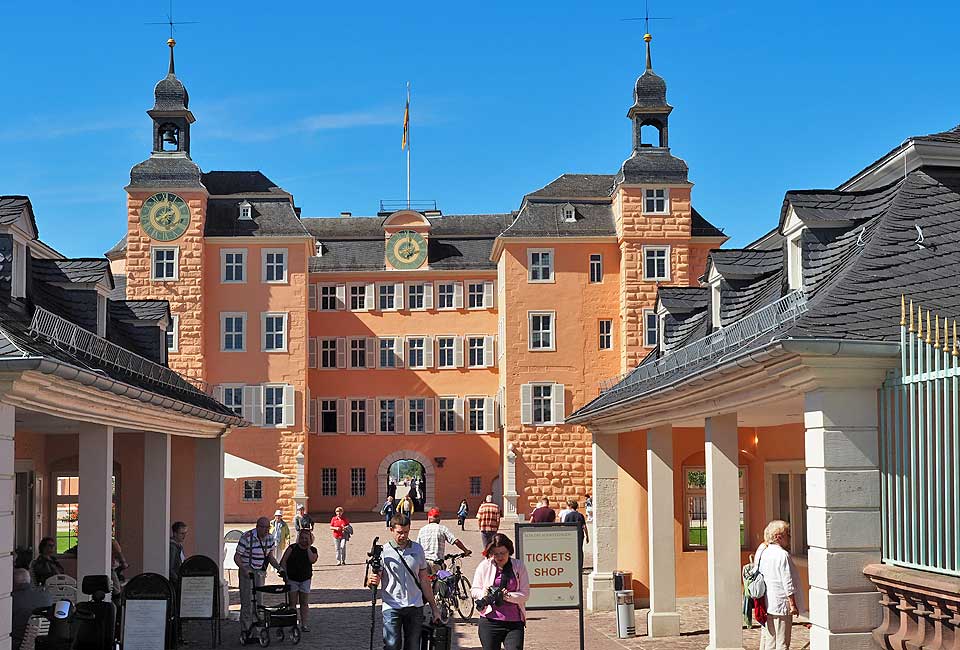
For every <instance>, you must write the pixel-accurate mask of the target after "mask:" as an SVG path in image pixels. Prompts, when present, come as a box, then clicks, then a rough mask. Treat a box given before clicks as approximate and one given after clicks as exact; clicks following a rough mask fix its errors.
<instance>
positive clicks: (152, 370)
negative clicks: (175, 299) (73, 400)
mask: <svg viewBox="0 0 960 650" xmlns="http://www.w3.org/2000/svg"><path fill="white" fill-rule="evenodd" d="M30 334H31V335H32V336H35V337H38V338H42V339H44V340H46V341H47V342H48V343H51V344H53V345H55V346H57V347H59V348H62V349H64V350H67V351H69V352H70V353H72V354H75V355H78V356H81V357H87V358H89V359H92V360H96V361H97V362H99V363H101V364H104V365H107V366H110V367H112V368H115V369H117V370H120V371H122V372H127V373H130V374H133V375H136V376H138V377H140V378H142V379H146V380H148V381H151V382H155V383H158V384H161V385H163V386H166V387H168V388H172V389H174V390H179V391H185V392H191V393H207V390H206V382H202V381H198V380H193V379H188V378H187V377H184V376H183V375H180V374H178V373H177V372H174V371H173V370H171V369H170V368H167V367H166V366H161V365H160V364H159V363H156V362H154V361H151V360H150V359H147V358H146V357H142V356H140V355H139V354H136V353H134V352H130V351H129V350H127V349H125V348H122V347H120V346H119V345H116V344H115V343H111V342H110V341H107V340H106V339H104V338H101V337H99V336H97V335H96V334H94V333H93V332H91V331H89V330H87V329H84V328H82V327H80V326H79V325H76V324H75V323H71V322H70V321H68V320H66V319H65V318H62V317H60V316H57V315H56V314H54V313H52V312H50V311H47V310H46V309H44V308H43V307H37V308H36V309H35V310H34V312H33V320H32V321H31V323H30Z"/></svg>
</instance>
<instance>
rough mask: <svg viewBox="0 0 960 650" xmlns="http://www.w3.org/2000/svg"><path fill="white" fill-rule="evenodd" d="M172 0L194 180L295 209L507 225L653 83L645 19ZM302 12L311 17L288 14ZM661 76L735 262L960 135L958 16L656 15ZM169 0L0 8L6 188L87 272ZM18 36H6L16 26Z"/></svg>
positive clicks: (827, 7)
mask: <svg viewBox="0 0 960 650" xmlns="http://www.w3.org/2000/svg"><path fill="white" fill-rule="evenodd" d="M273 4H274V8H270V7H267V3H263V2H259V1H258V2H252V1H247V0H234V1H232V2H229V3H228V2H203V3H197V2H193V3H187V2H183V1H181V2H178V3H176V6H175V18H177V19H180V20H193V21H198V24H193V25H184V26H183V27H181V28H179V29H178V32H177V34H176V37H177V41H178V45H177V49H176V51H177V74H178V76H179V77H180V78H181V79H182V80H183V81H184V83H185V84H186V86H187V88H188V90H189V91H190V96H191V109H192V110H193V112H194V114H195V115H196V117H197V122H196V124H194V127H193V131H192V154H193V158H194V160H196V161H197V162H198V164H199V165H200V166H201V167H202V168H203V169H204V170H219V169H259V170H262V171H263V172H264V173H266V174H267V176H269V177H270V178H271V179H273V180H274V181H276V182H277V183H279V184H280V185H282V186H283V187H284V188H286V189H287V190H289V191H291V192H292V193H293V194H294V196H295V198H296V201H297V204H298V205H300V206H301V207H302V208H303V214H304V216H331V215H336V214H338V213H339V212H340V211H342V210H347V211H352V212H353V213H354V214H355V215H368V214H373V213H375V211H376V210H377V206H378V202H379V200H380V199H400V198H402V197H403V196H404V191H405V190H404V188H405V159H404V154H403V152H402V151H401V150H400V137H401V123H402V115H403V103H404V97H405V90H404V86H405V82H406V81H408V80H409V81H411V82H412V84H413V105H412V121H413V133H412V138H413V198H414V199H435V200H437V202H438V203H439V206H440V208H441V209H442V210H443V211H444V212H445V213H448V214H454V213H469V212H499V211H508V210H511V209H516V208H517V207H518V206H519V203H520V200H521V198H522V196H523V195H524V193H526V192H529V191H531V190H534V189H536V188H538V187H540V186H542V185H544V184H546V183H547V182H549V181H550V180H552V179H553V178H555V177H556V176H558V175H559V174H561V173H563V172H582V173H614V172H615V171H616V170H617V169H618V167H619V165H620V163H621V162H622V161H623V159H624V158H626V157H627V155H628V153H629V148H630V123H629V121H628V120H627V119H626V117H625V113H626V110H627V108H628V107H629V106H630V104H631V103H632V98H631V92H632V87H633V83H634V81H635V79H636V77H637V76H638V75H639V74H640V73H641V72H642V70H643V58H644V54H643V41H642V34H643V24H642V22H627V21H623V20H622V19H623V18H628V17H636V16H641V15H642V14H643V3H642V2H636V1H635V2H593V3H584V2H570V1H566V0H562V1H559V0H558V1H554V2H551V3H541V2H515V1H514V2H500V1H493V0H491V1H489V2H486V3H481V4H463V3H449V2H444V3H440V2H405V3H396V2H395V3H326V2H324V3H310V4H311V5H312V6H310V7H307V8H303V9H300V10H296V11H295V10H293V9H292V8H288V7H287V6H285V5H291V4H294V3H273ZM295 4H304V5H305V4H306V3H295ZM650 11H651V15H657V16H669V17H671V20H664V21H656V22H655V23H653V24H652V30H651V31H652V32H653V34H654V41H653V62H654V69H655V70H656V71H657V72H658V73H659V74H660V75H661V76H663V77H664V78H665V79H666V80H667V84H668V100H669V101H670V103H671V104H672V105H673V106H674V112H673V114H672V115H671V122H670V144H671V148H672V151H673V153H674V154H675V155H677V156H679V157H681V158H683V159H685V160H686V161H687V163H688V165H689V167H690V179H691V180H692V181H693V182H694V183H695V186H694V189H693V192H694V194H693V197H694V205H695V206H696V207H697V208H698V209H699V210H700V212H701V213H703V214H704V216H706V217H707V218H708V219H709V220H710V221H712V222H713V223H714V224H716V225H718V226H720V227H722V228H724V230H725V231H726V232H727V233H728V234H729V235H731V236H732V241H731V244H732V245H742V244H745V243H747V242H749V241H750V240H752V239H753V238H755V237H756V236H758V235H759V234H761V233H763V232H765V231H766V230H768V229H770V228H771V227H773V225H775V223H776V219H777V217H778V213H779V209H780V205H781V202H782V200H783V193H784V192H785V191H786V190H787V189H795V188H813V187H834V186H836V185H837V184H838V183H840V182H842V181H843V180H845V179H846V178H848V177H849V176H851V175H852V174H853V173H855V172H856V171H858V170H859V169H860V168H862V167H863V166H865V165H866V164H868V163H870V162H871V161H873V160H875V159H876V158H877V157H879V156H880V155H882V154H883V153H885V152H886V151H888V150H889V149H891V148H892V147H894V146H896V145H897V144H899V143H900V142H901V141H902V140H903V139H904V138H905V137H907V136H910V135H916V134H922V133H929V132H934V131H940V130H944V129H947V128H950V127H952V126H954V125H955V124H957V123H958V122H960V101H958V100H960V84H958V76H960V73H958V70H960V68H958V67H957V66H956V63H955V62H956V57H957V51H956V43H957V37H956V32H955V26H956V25H957V24H958V22H960V20H958V19H960V3H956V2H943V3H933V2H930V3H922V4H914V5H910V4H905V3H903V2H896V3H894V2H880V1H877V2H861V1H855V2H852V1H846V2H805V3H786V2H776V3H774V2H734V3H720V2H707V1H706V0H702V1H689V2H670V3H668V2H665V1H663V0H660V1H655V2H652V3H651V8H650ZM166 13H167V3H166V2H164V1H163V0H154V1H151V2H144V1H141V0H126V1H123V2H120V1H110V2H107V1H99V2H86V3H73V2H71V3H67V2H57V1H55V2H47V3H25V2H13V1H12V0H0V20H2V21H3V23H4V24H5V25H7V28H5V30H4V38H3V39H0V61H2V62H3V63H2V64H0V65H2V69H3V77H4V84H3V89H4V92H3V95H4V101H2V102H0V193H4V194H28V195H29V196H30V197H31V199H32V200H33V204H34V207H35V209H36V212H37V215H38V219H39V225H40V231H41V237H42V238H43V239H44V240H46V241H47V242H48V243H50V244H52V245H53V246H55V247H56V248H58V249H59V250H61V251H62V252H64V253H65V254H67V255H72V256H79V255H99V254H101V253H102V252H103V251H105V250H106V249H108V248H109V247H110V246H111V245H113V243H114V242H115V241H116V240H117V239H118V238H119V237H120V236H121V235H122V234H123V233H124V231H125V203H124V201H125V195H124V192H123V189H122V188H123V187H124V185H126V183H127V182H128V180H129V170H130V167H131V166H132V165H134V164H135V163H137V162H139V161H140V160H142V159H144V158H145V157H146V156H147V155H148V154H149V148H150V134H151V131H150V128H151V127H150V120H149V118H148V117H147V115H146V114H145V112H144V111H145V110H146V109H148V108H150V106H152V103H153V101H152V100H153V94H152V93H153V86H154V84H155V83H156V81H157V80H159V79H160V78H161V76H163V75H164V74H165V72H166V66H167V48H166V45H165V40H166V38H167V33H166V30H165V28H164V27H162V26H152V25H146V24H144V23H147V22H151V21H157V20H164V19H165V15H166ZM11 25H13V26H14V27H13V28H12V29H11V28H10V27H9V26H11Z"/></svg>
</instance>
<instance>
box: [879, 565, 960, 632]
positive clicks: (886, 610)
mask: <svg viewBox="0 0 960 650" xmlns="http://www.w3.org/2000/svg"><path fill="white" fill-rule="evenodd" d="M863 573H864V575H866V576H867V578H869V579H870V581H871V582H873V584H874V585H875V586H876V587H877V589H878V590H879V591H880V594H881V595H880V602H879V604H880V607H881V608H882V610H883V620H882V622H881V623H880V626H879V627H877V628H875V629H874V630H873V638H874V639H875V640H876V641H877V644H878V645H879V646H880V647H881V648H888V649H891V650H920V649H924V650H926V649H931V650H960V578H956V577H951V576H946V575H940V574H937V573H931V572H929V571H918V570H916V569H907V568H903V567H896V566H891V565H886V564H870V565H868V566H867V567H866V568H864V570H863Z"/></svg>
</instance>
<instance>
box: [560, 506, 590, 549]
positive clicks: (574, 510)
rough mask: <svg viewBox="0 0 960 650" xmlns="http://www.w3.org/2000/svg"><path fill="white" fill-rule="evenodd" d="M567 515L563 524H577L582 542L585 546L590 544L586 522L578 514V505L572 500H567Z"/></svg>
mask: <svg viewBox="0 0 960 650" xmlns="http://www.w3.org/2000/svg"><path fill="white" fill-rule="evenodd" d="M567 508H569V510H567V514H566V515H565V516H564V517H563V523H565V524H579V526H580V536H581V537H582V538H583V542H584V543H586V544H589V543H590V532H589V531H588V530H587V529H588V526H587V520H586V518H585V517H584V516H583V515H582V514H580V504H579V503H577V502H576V501H575V500H574V499H568V500H567Z"/></svg>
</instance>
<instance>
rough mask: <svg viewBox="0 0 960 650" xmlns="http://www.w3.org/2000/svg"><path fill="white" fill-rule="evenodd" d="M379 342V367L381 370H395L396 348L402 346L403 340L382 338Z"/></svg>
mask: <svg viewBox="0 0 960 650" xmlns="http://www.w3.org/2000/svg"><path fill="white" fill-rule="evenodd" d="M379 341H380V367H381V368H396V367H397V365H398V364H397V360H398V356H399V355H398V354H397V348H398V347H399V346H400V345H403V339H396V338H382V339H379Z"/></svg>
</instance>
